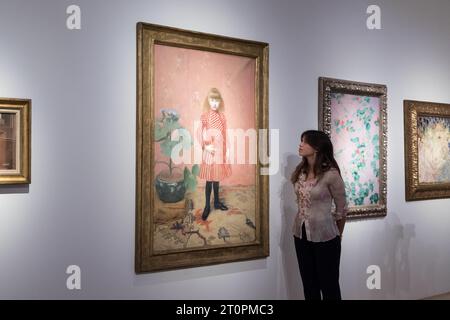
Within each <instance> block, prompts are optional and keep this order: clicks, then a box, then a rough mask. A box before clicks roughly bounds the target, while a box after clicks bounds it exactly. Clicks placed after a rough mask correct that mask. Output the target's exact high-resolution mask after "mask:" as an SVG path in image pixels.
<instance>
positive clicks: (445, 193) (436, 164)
mask: <svg viewBox="0 0 450 320" xmlns="http://www.w3.org/2000/svg"><path fill="white" fill-rule="evenodd" d="M403 112H404V128H405V171H406V172H405V189H406V190H405V198H406V201H413V200H427V199H440V198H450V104H444V103H434V102H425V101H412V100H405V101H404V102H403Z"/></svg>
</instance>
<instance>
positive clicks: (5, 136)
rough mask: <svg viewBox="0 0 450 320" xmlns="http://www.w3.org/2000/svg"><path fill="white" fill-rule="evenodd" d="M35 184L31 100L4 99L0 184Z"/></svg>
mask: <svg viewBox="0 0 450 320" xmlns="http://www.w3.org/2000/svg"><path fill="white" fill-rule="evenodd" d="M29 183H31V100H28V99H11V98H0V185H4V184H29Z"/></svg>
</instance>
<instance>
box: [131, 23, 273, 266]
mask: <svg viewBox="0 0 450 320" xmlns="http://www.w3.org/2000/svg"><path fill="white" fill-rule="evenodd" d="M268 49H269V47H268V44H266V43H262V42H256V41H248V40H241V39H235V38H229V37H224V36H218V35H211V34H206V33H199V32H192V31H187V30H181V29H176V28H171V27H164V26H158V25H153V24H145V23H138V25H137V171H136V173H137V177H136V180H137V182H136V252H135V258H136V259H135V270H136V272H137V273H141V272H153V271H158V270H167V269H175V268H187V267H195V266H204V265H210V264H219V263H225V262H231V261H239V260H248V259H257V258H263V257H266V256H268V255H269V225H268V222H269V217H268V210H269V200H268V198H269V179H268V176H267V175H261V174H260V172H261V169H262V168H263V167H264V166H263V165H262V164H261V161H258V160H257V159H256V156H257V155H258V154H259V153H260V152H261V147H260V145H261V144H262V143H263V142H262V141H267V140H264V139H263V138H264V136H266V138H265V139H267V129H268ZM264 130H266V131H264Z"/></svg>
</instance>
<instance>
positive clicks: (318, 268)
mask: <svg viewBox="0 0 450 320" xmlns="http://www.w3.org/2000/svg"><path fill="white" fill-rule="evenodd" d="M294 240H295V251H296V252H297V260H298V265H299V268H300V275H301V277H302V281H303V291H304V293H305V300H321V296H320V293H322V298H323V300H341V289H340V287H339V263H340V259H341V239H340V237H336V238H334V239H332V240H329V241H326V242H311V241H308V240H307V239H306V230H305V224H303V225H302V239H300V238H298V237H295V236H294Z"/></svg>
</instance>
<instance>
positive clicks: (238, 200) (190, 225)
mask: <svg viewBox="0 0 450 320" xmlns="http://www.w3.org/2000/svg"><path fill="white" fill-rule="evenodd" d="M219 191H220V192H219V197H220V199H221V201H223V202H224V203H225V204H226V205H227V207H228V210H227V211H221V210H215V209H214V206H213V201H214V196H213V192H211V209H212V211H211V213H210V214H209V217H208V219H207V220H206V221H203V220H202V218H201V216H202V213H203V208H204V206H205V188H204V187H203V188H197V190H196V191H195V192H193V193H187V194H186V198H187V199H188V203H189V205H188V206H187V208H186V214H185V215H184V217H179V218H178V219H173V220H171V221H167V222H166V223H162V224H156V225H155V233H154V242H153V243H154V247H153V249H154V250H155V251H166V250H179V249H188V248H201V247H210V246H214V247H215V246H227V245H230V244H244V243H249V242H253V241H255V238H256V234H255V187H254V186H224V187H222V186H221V187H220V189H219Z"/></svg>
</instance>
